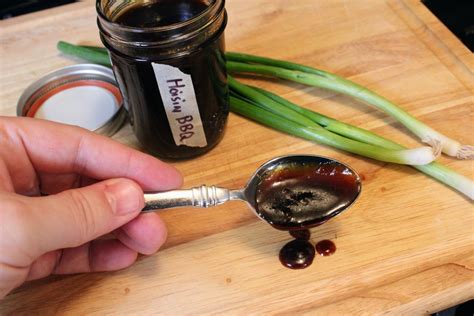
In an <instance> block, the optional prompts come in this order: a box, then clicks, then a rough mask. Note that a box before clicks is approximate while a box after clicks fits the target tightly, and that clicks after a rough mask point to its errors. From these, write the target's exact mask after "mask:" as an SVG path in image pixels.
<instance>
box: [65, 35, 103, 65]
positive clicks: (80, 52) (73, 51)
mask: <svg viewBox="0 0 474 316" xmlns="http://www.w3.org/2000/svg"><path fill="white" fill-rule="evenodd" d="M57 48H58V50H59V51H60V52H62V53H64V54H66V55H72V56H76V57H79V58H82V59H85V60H87V61H90V62H92V63H95V64H100V65H103V66H108V67H110V66H111V64H110V59H109V54H108V53H107V50H106V49H105V48H101V47H91V46H78V45H73V44H70V43H67V42H63V41H59V42H58V44H57Z"/></svg>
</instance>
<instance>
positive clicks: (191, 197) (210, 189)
mask: <svg viewBox="0 0 474 316" xmlns="http://www.w3.org/2000/svg"><path fill="white" fill-rule="evenodd" d="M233 193H234V191H232V190H228V189H225V188H219V187H216V186H207V185H201V186H200V187H194V188H191V189H186V190H172V191H166V192H156V193H145V207H144V208H143V210H142V212H152V211H154V210H160V209H164V208H173V207H181V206H197V207H211V206H216V205H219V204H222V203H224V202H227V201H229V200H231V199H234V198H235V196H234V194H233Z"/></svg>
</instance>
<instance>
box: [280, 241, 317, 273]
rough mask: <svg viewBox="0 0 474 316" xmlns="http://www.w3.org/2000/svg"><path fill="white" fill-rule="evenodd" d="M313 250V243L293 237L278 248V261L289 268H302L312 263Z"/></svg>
mask: <svg viewBox="0 0 474 316" xmlns="http://www.w3.org/2000/svg"><path fill="white" fill-rule="evenodd" d="M314 256H315V251H314V247H313V245H312V244H311V243H310V242H309V241H307V240H303V239H295V240H292V241H290V242H289V243H287V244H286V245H284V246H283V248H281V250H280V256H279V258H280V262H281V263H282V264H283V265H284V266H285V267H287V268H290V269H304V268H306V267H308V266H309V265H311V263H313V260H314Z"/></svg>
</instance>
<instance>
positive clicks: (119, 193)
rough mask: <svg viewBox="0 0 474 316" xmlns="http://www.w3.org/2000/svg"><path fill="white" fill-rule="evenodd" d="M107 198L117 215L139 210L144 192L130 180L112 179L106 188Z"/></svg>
mask: <svg viewBox="0 0 474 316" xmlns="http://www.w3.org/2000/svg"><path fill="white" fill-rule="evenodd" d="M105 193H106V194H107V199H108V201H109V204H110V206H111V207H112V211H113V212H114V214H115V215H125V214H129V213H135V212H137V211H139V209H140V207H141V200H142V199H143V192H142V191H141V190H140V189H139V187H138V185H136V184H134V183H133V182H132V181H129V180H111V181H110V182H109V183H108V184H107V187H106V188H105Z"/></svg>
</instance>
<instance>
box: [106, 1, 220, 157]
mask: <svg viewBox="0 0 474 316" xmlns="http://www.w3.org/2000/svg"><path fill="white" fill-rule="evenodd" d="M126 3H127V2H126V1H125V4H126ZM137 3H138V4H137V5H135V4H132V5H130V6H129V7H127V8H126V9H124V10H123V12H120V13H119V14H115V15H114V14H113V13H112V14H111V18H110V19H111V20H112V21H111V22H110V21H105V22H104V19H100V17H101V16H100V15H99V21H100V22H99V26H100V27H102V28H101V38H102V41H103V42H104V44H105V45H106V47H107V48H108V49H109V52H110V56H111V61H112V65H113V69H114V73H115V76H116V79H117V81H118V83H119V86H120V89H121V92H122V95H123V97H124V103H125V107H126V108H127V109H128V111H129V114H130V115H129V116H130V121H131V124H132V128H133V131H134V134H135V135H136V137H137V139H138V140H139V141H140V143H141V144H142V146H143V147H144V148H145V149H146V150H147V151H148V152H150V153H151V154H153V155H156V156H158V157H161V158H164V159H187V158H192V157H195V156H198V155H201V154H203V153H205V152H207V151H209V150H210V149H211V148H213V147H214V146H215V145H216V144H217V143H218V142H219V141H220V140H221V138H222V137H223V133H224V129H225V125H226V122H227V116H228V113H229V101H228V100H229V99H228V86H227V73H226V68H225V57H224V50H225V47H224V28H225V25H226V21H227V19H226V15H225V10H224V9H223V2H222V1H218V0H207V1H205V0H186V1H185V0H158V1H154V2H151V3H148V2H137ZM217 5H219V6H221V7H222V8H220V9H219V10H220V11H217V10H216V12H215V13H213V14H214V15H210V13H206V12H210V11H212V10H210V9H209V8H210V7H211V6H217ZM212 21H214V22H213V23H216V24H218V26H216V28H214V29H212ZM215 21H218V22H215ZM182 22H185V23H182ZM188 22H189V23H188ZM191 22H192V23H191ZM110 24H113V25H110ZM114 32H116V33H114ZM111 33H114V34H112V35H110V34H111ZM122 37H123V39H122ZM117 38H118V40H117ZM124 39H125V40H124ZM123 43H125V44H123ZM122 44H123V45H122ZM165 67H166V68H165ZM170 67H173V68H174V69H176V70H177V71H179V72H180V73H179V74H178V75H176V73H175V70H173V71H174V72H172V73H171V74H170V73H169V72H168V69H169V68H170ZM159 78H162V79H161V80H162V82H161V83H160V81H159ZM186 78H188V79H186ZM186 80H188V81H186Z"/></svg>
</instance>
